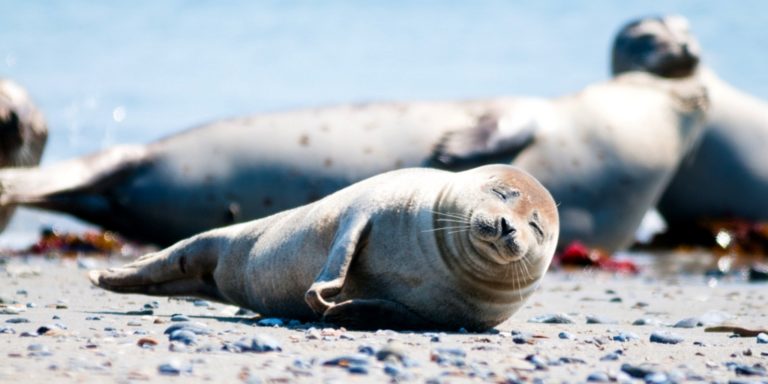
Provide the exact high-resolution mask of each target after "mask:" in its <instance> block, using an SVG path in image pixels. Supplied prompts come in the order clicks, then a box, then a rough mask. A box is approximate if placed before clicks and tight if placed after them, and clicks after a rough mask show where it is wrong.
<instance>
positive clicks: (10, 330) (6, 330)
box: [0, 327, 16, 335]
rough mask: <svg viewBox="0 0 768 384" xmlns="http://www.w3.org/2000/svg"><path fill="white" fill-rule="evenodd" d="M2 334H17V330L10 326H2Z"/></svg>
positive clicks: (0, 331) (0, 330)
mask: <svg viewBox="0 0 768 384" xmlns="http://www.w3.org/2000/svg"><path fill="white" fill-rule="evenodd" d="M0 334H8V335H15V334H16V331H15V330H13V328H10V327H0Z"/></svg>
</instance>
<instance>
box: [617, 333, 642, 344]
mask: <svg viewBox="0 0 768 384" xmlns="http://www.w3.org/2000/svg"><path fill="white" fill-rule="evenodd" d="M630 340H640V336H638V335H636V334H634V333H632V332H619V334H618V335H615V336H613V341H618V342H621V343H624V342H627V341H630Z"/></svg>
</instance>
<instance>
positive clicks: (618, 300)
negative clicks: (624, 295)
mask: <svg viewBox="0 0 768 384" xmlns="http://www.w3.org/2000/svg"><path fill="white" fill-rule="evenodd" d="M609 301H610V302H611V303H621V302H623V301H624V300H622V299H621V297H614V298H612V299H611V300H609Z"/></svg>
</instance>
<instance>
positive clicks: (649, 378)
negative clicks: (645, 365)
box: [643, 372, 670, 384]
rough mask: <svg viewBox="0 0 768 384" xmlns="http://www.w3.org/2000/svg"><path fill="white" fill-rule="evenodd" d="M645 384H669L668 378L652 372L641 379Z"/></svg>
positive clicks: (663, 374)
mask: <svg viewBox="0 0 768 384" xmlns="http://www.w3.org/2000/svg"><path fill="white" fill-rule="evenodd" d="M643 380H645V383H646V384H665V383H669V382H670V381H669V377H668V376H667V374H666V373H663V372H653V373H651V374H648V375H646V376H645V377H643Z"/></svg>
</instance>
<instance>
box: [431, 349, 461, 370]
mask: <svg viewBox="0 0 768 384" xmlns="http://www.w3.org/2000/svg"><path fill="white" fill-rule="evenodd" d="M430 356H431V359H432V361H434V362H436V363H437V364H439V365H442V366H448V365H452V366H454V367H463V366H465V365H466V361H465V359H466V357H467V353H466V352H465V351H464V350H463V349H459V348H436V349H434V350H433V351H432V353H431V354H430Z"/></svg>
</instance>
